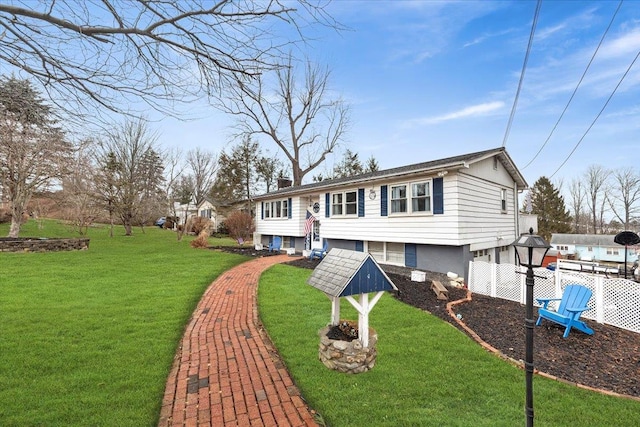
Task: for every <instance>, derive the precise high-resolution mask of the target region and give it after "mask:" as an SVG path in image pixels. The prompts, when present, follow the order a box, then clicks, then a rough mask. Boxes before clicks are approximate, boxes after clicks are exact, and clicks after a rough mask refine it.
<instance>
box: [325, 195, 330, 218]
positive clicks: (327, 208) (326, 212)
mask: <svg viewBox="0 0 640 427" xmlns="http://www.w3.org/2000/svg"><path fill="white" fill-rule="evenodd" d="M330 207H331V206H330V204H329V193H325V194H324V216H325V218H329V208H330Z"/></svg>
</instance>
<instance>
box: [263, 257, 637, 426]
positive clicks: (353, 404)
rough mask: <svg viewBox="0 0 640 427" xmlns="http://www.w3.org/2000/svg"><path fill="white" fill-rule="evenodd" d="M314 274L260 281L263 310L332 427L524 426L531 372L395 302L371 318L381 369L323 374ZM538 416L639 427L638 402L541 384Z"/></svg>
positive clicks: (279, 269) (296, 272) (275, 271)
mask: <svg viewBox="0 0 640 427" xmlns="http://www.w3.org/2000/svg"><path fill="white" fill-rule="evenodd" d="M309 275H310V271H307V270H301V269H297V268H293V267H290V266H286V265H277V266H274V267H272V268H271V269H270V270H268V271H267V272H265V274H263V276H262V278H261V280H260V287H259V310H260V314H261V317H262V320H263V322H264V324H265V327H266V329H267V330H268V331H269V335H270V336H271V338H272V340H273V341H274V343H275V345H276V346H277V348H278V351H279V352H280V354H281V355H282V357H283V358H284V360H285V363H286V365H287V367H288V369H289V371H290V372H291V374H292V376H293V377H294V380H295V382H296V383H297V384H298V386H299V387H300V388H301V390H302V394H303V395H304V396H305V398H306V399H307V401H308V403H309V404H310V405H311V406H312V407H313V408H314V409H316V410H317V411H318V412H320V414H322V416H323V418H324V420H325V422H326V423H327V424H328V425H329V426H331V427H341V426H344V427H352V426H394V427H396V426H461V427H462V426H465V427H466V426H474V427H475V426H505V427H506V426H509V427H511V426H519V425H524V424H525V415H524V391H525V390H524V389H525V386H524V377H525V374H524V371H522V370H520V369H518V368H516V367H514V366H512V365H510V364H508V363H507V362H504V361H502V360H501V359H499V358H497V357H496V356H494V355H492V354H489V353H487V352H486V351H485V350H483V349H482V348H481V347H480V346H479V345H478V344H476V343H475V342H474V341H472V340H471V339H470V338H468V337H467V336H466V335H464V334H463V333H461V332H459V331H458V330H457V329H456V328H454V327H452V326H451V325H449V324H447V323H445V322H443V321H441V320H440V319H438V318H437V317H435V316H432V315H430V314H428V313H425V312H422V311H420V310H417V309H415V308H413V307H411V306H408V305H405V304H403V303H401V302H398V301H397V300H395V299H394V298H392V297H391V296H389V295H385V296H384V297H383V298H382V299H381V300H380V302H379V303H378V304H377V305H376V306H375V308H374V309H373V311H372V312H371V315H370V325H371V327H373V328H374V329H376V331H377V332H378V339H379V341H378V346H377V348H378V357H377V363H376V366H375V367H374V368H373V369H372V370H371V371H369V372H366V373H363V374H358V375H347V374H341V373H338V372H335V371H331V370H329V369H327V368H325V367H324V365H322V363H321V362H320V361H319V360H318V343H319V337H318V335H317V332H318V330H319V329H321V328H322V327H323V326H325V325H326V324H327V322H328V321H329V318H330V315H331V303H330V301H329V299H328V298H327V297H325V296H324V295H323V294H322V293H321V292H320V291H318V290H316V289H314V288H312V287H311V286H309V285H307V284H306V280H307V278H308V276H309ZM341 306H342V312H341V314H342V316H341V317H342V318H347V319H354V320H356V319H357V318H358V317H357V313H356V312H355V310H354V309H353V308H352V307H351V305H350V304H349V303H348V302H347V301H343V302H342V304H341ZM496 315H499V313H496ZM629 374H630V375H633V373H631V372H630V373H629ZM534 409H535V422H536V425H537V426H553V427H558V426H572V427H573V426H581V427H585V426H637V425H638V420H640V402H637V401H632V400H628V399H619V398H613V397H608V396H604V395H601V394H598V393H594V392H589V391H585V390H581V389H578V388H575V387H572V386H569V385H565V384H562V383H559V382H556V381H551V380H548V379H545V378H541V377H538V376H536V377H535V379H534Z"/></svg>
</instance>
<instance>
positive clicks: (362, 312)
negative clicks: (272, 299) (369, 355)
mask: <svg viewBox="0 0 640 427" xmlns="http://www.w3.org/2000/svg"><path fill="white" fill-rule="evenodd" d="M307 283H309V284H310V285H311V286H313V287H314V288H316V289H319V290H321V291H322V292H324V293H325V295H327V297H329V299H330V300H331V325H333V326H335V325H337V324H338V323H339V322H340V298H342V297H344V298H346V299H347V301H349V302H350V303H351V305H353V306H354V307H355V309H356V310H357V311H358V331H359V335H358V339H359V341H360V342H361V343H362V346H363V347H365V348H366V347H368V346H369V313H370V312H371V310H372V309H373V307H374V306H375V305H376V303H377V302H378V301H379V300H380V297H382V295H383V293H384V292H385V291H391V290H398V288H396V285H394V284H393V282H392V281H391V279H389V276H387V275H386V273H385V272H384V271H383V270H382V268H380V265H378V263H377V262H376V261H375V259H374V258H373V257H372V256H371V255H370V254H368V253H364V252H356V251H350V250H347V249H338V248H333V249H331V250H330V251H329V253H328V254H327V255H326V256H325V257H324V259H323V260H322V261H321V262H320V264H318V266H317V267H316V268H315V270H314V271H313V274H311V277H309V280H308V281H307ZM374 292H375V293H376V295H375V296H374V297H373V298H372V299H371V300H369V294H370V293H374ZM354 295H359V300H358V301H356V299H355V298H354Z"/></svg>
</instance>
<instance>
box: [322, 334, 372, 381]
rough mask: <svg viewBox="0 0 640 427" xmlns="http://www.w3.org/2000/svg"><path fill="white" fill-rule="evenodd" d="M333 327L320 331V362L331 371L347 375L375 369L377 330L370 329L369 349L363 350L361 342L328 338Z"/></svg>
mask: <svg viewBox="0 0 640 427" xmlns="http://www.w3.org/2000/svg"><path fill="white" fill-rule="evenodd" d="M330 328H331V326H327V327H325V328H323V329H320V331H318V335H320V348H319V351H318V355H319V358H320V361H321V362H322V363H323V364H324V366H326V367H327V368H329V369H333V370H335V371H338V372H344V373H347V374H359V373H361V372H366V371H368V370H370V369H372V368H373V366H374V365H375V363H376V355H377V354H378V352H377V350H376V344H377V342H378V335H377V333H376V331H375V330H373V329H369V347H368V348H363V347H362V343H361V342H360V341H359V340H353V341H342V340H332V339H330V338H328V337H327V333H328V332H329V329H330Z"/></svg>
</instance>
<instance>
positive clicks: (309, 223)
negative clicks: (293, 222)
mask: <svg viewBox="0 0 640 427" xmlns="http://www.w3.org/2000/svg"><path fill="white" fill-rule="evenodd" d="M315 220H316V217H315V216H313V215H311V213H310V212H309V211H307V220H306V221H305V222H304V235H305V236H307V235H308V234H309V233H311V228H312V227H313V223H314V221H315Z"/></svg>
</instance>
